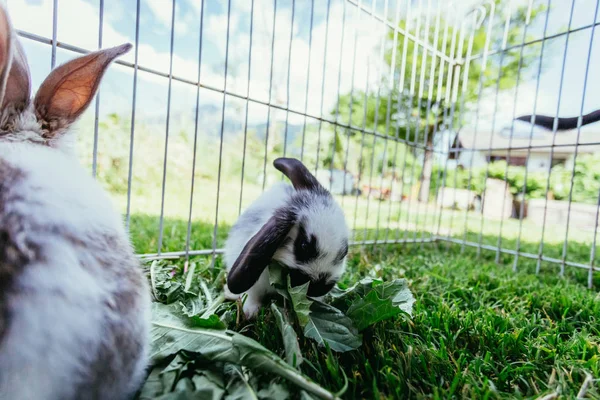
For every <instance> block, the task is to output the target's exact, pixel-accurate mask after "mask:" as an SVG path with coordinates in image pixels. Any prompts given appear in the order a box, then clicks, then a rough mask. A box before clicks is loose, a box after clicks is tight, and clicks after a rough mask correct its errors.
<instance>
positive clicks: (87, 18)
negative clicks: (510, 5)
mask: <svg viewBox="0 0 600 400" xmlns="http://www.w3.org/2000/svg"><path fill="white" fill-rule="evenodd" d="M330 1H331V5H330V8H329V18H327V15H328V14H327V13H328V11H327V1H324V0H315V1H314V16H313V18H312V43H310V46H309V42H310V41H311V29H310V27H311V1H310V0H275V1H274V0H255V1H254V19H253V31H252V54H251V56H252V57H251V58H252V61H251V63H250V64H249V63H248V57H249V54H248V49H249V44H250V35H249V32H250V22H251V18H250V16H251V12H250V11H251V9H250V8H251V4H252V2H251V1H250V0H231V9H230V15H229V18H228V12H227V11H228V1H226V0H205V4H204V7H202V1H201V0H177V1H176V3H175V18H174V21H175V25H174V40H173V43H174V46H173V57H172V70H173V75H174V76H176V77H180V78H183V79H185V80H188V81H192V82H196V81H197V80H198V75H200V82H202V84H203V85H207V86H210V87H212V88H215V89H217V91H212V90H207V89H202V90H201V91H200V107H201V109H204V110H212V112H208V111H207V112H206V113H204V115H201V116H200V118H201V121H203V120H206V121H207V122H206V123H207V124H208V123H209V122H208V121H209V120H212V121H213V122H214V121H218V120H220V119H221V116H220V114H219V113H220V111H221V104H222V101H223V97H222V94H221V93H220V92H218V91H219V90H221V91H222V90H223V89H224V87H225V80H226V81H227V82H226V85H227V87H226V90H227V91H228V92H232V93H236V94H238V95H241V96H245V95H246V92H247V90H249V94H250V97H252V98H254V99H258V100H260V101H262V102H268V101H269V100H270V101H272V102H275V103H277V104H279V105H281V106H283V107H287V106H289V108H291V109H294V110H298V111H301V112H303V111H304V110H305V109H306V110H307V112H308V113H309V114H311V115H322V114H323V113H324V114H329V112H330V111H331V110H333V109H334V106H335V104H336V101H337V98H338V95H339V93H341V94H344V93H348V92H349V91H350V90H351V89H352V88H353V89H354V90H355V91H357V90H364V89H365V88H367V87H368V88H370V89H371V90H373V89H375V88H377V85H378V83H379V82H381V81H382V78H385V77H386V76H387V74H389V72H390V71H388V70H386V69H385V68H383V67H381V65H382V63H381V62H380V60H381V54H380V52H379V48H380V45H381V43H382V37H383V35H385V29H384V24H383V23H381V22H380V21H378V20H376V19H374V18H371V17H369V16H367V15H366V14H365V13H358V12H356V10H357V9H356V7H355V6H354V5H353V4H352V3H349V2H346V3H344V0H330ZM408 1H411V2H412V3H411V8H410V12H411V13H412V14H413V16H414V15H415V14H418V13H419V12H420V13H422V14H423V16H426V15H427V14H428V12H427V11H429V14H430V15H434V14H435V12H436V10H437V7H441V9H442V10H443V12H444V15H447V13H448V11H447V10H448V9H450V10H451V11H452V12H454V13H455V14H456V18H457V20H458V21H460V20H462V19H461V18H462V16H463V15H464V13H465V12H466V11H467V9H469V8H470V7H472V5H473V4H474V3H476V2H471V3H467V2H456V3H459V4H460V6H458V5H456V4H454V3H452V4H451V5H450V6H449V5H448V3H447V2H446V1H439V2H438V1H436V0H398V3H397V2H396V1H394V0H385V1H382V0H379V1H375V2H374V4H375V8H376V11H377V15H380V16H381V15H383V14H384V13H385V12H386V4H387V15H388V17H387V20H388V21H389V23H390V24H393V23H394V21H395V20H396V18H397V17H398V18H400V19H402V18H403V17H405V16H406V15H407V13H408V12H409V8H408ZM508 1H512V2H514V3H515V4H516V3H521V4H522V3H523V2H525V4H527V0H523V1H522V0H508ZM530 1H533V2H534V5H535V4H539V3H544V4H545V3H546V2H547V0H540V1H538V0H535V1H534V0H530ZM7 3H8V8H9V12H10V13H11V17H12V19H13V24H14V26H15V27H16V28H17V29H18V30H21V31H25V32H28V33H32V34H35V35H38V36H41V37H44V38H51V37H52V27H53V24H52V15H53V12H52V11H53V0H7ZM363 3H364V4H363V6H364V7H365V8H367V9H370V7H371V6H372V4H373V3H372V2H371V1H364V2H363ZM552 3H553V4H552V7H551V11H550V13H549V14H548V18H549V19H548V29H547V32H546V35H547V36H548V35H553V34H556V33H558V32H561V31H564V30H565V29H566V27H567V24H568V22H569V15H570V11H571V1H570V0H553V1H552ZM99 4H100V0H58V9H57V39H58V41H59V42H64V43H67V44H69V45H73V46H77V47H80V48H83V49H87V50H94V49H97V48H98V47H99V15H100V7H99ZM103 4H104V8H103V24H102V44H101V45H102V47H109V46H115V45H119V44H121V43H124V42H130V43H135V28H136V24H135V21H136V1H135V0H104V2H103ZM274 4H276V7H277V10H276V13H275V14H274ZM292 4H295V6H294V7H292ZM397 6H398V8H397ZM460 7H463V8H462V9H461V8H460ZM172 10H173V2H172V1H170V0H142V1H141V9H140V25H139V45H138V53H139V61H138V62H139V65H141V66H143V67H146V68H150V69H152V70H156V71H160V72H162V73H166V74H168V72H169V67H170V61H171V56H170V54H171V53H170V42H171V40H170V39H171V21H172V16H173V14H172ZM573 10H574V12H573V19H572V23H571V28H572V29H576V28H580V27H583V26H586V25H589V24H592V23H593V22H594V21H593V18H594V11H595V1H594V0H576V1H575V7H574V9H573ZM202 11H203V13H204V18H203V19H202V41H201V47H202V50H201V53H200V57H199V48H200V46H199V45H200V40H199V38H200V22H201V19H200V15H201V12H202ZM396 11H398V13H396ZM292 15H293V24H292ZM432 20H433V18H432ZM228 21H229V23H228ZM273 21H274V22H275V28H274V30H275V35H274V37H275V39H274V40H273ZM597 21H600V15H598V17H597ZM544 22H545V20H544V17H543V16H542V17H541V18H539V19H538V20H536V22H535V23H534V24H532V25H531V26H529V27H528V29H529V33H530V34H531V35H533V36H534V37H541V35H542V33H543V26H544ZM228 28H229V38H230V39H229V43H228V53H227V54H228V62H227V74H225V66H226V63H225V58H226V51H225V50H226V47H227V46H226V44H227V41H226V37H227V31H228ZM413 29H414V28H413ZM502 29H503V26H502V25H500V26H499V28H497V29H496V30H495V32H494V35H501V30H502ZM342 32H343V34H342ZM590 35H591V29H584V30H581V31H579V32H577V33H573V34H571V35H570V36H569V47H568V52H567V56H566V58H565V60H566V62H565V66H564V78H563V87H562V91H561V92H559V84H558V83H559V82H560V75H561V71H562V70H563V68H562V60H563V50H564V47H565V38H566V37H565V36H564V35H563V36H559V37H557V38H556V39H552V40H549V41H547V42H546V43H547V45H546V48H545V51H544V62H543V64H542V74H541V76H540V80H539V89H537V90H536V86H537V85H538V84H537V80H536V79H535V73H532V72H531V71H530V72H529V73H524V74H523V78H522V81H521V82H520V84H519V87H518V89H513V90H508V91H507V92H505V93H502V94H501V95H500V96H499V97H498V101H496V98H495V96H494V94H493V93H484V94H483V95H482V100H481V106H480V109H481V115H482V119H487V120H488V121H489V116H491V115H493V113H494V109H496V115H497V116H498V118H499V119H500V120H502V123H505V122H506V121H510V119H511V117H512V116H513V113H516V114H517V115H521V114H525V113H530V112H532V111H533V109H534V106H535V108H536V110H537V112H538V113H545V114H550V115H554V114H555V113H556V109H557V101H558V99H559V97H560V98H561V104H560V110H559V113H560V114H561V115H564V116H573V115H578V114H579V112H580V111H581V108H582V97H583V81H584V76H585V69H586V65H587V57H588V50H589V48H590ZM598 36H600V32H596V35H595V40H594V41H593V43H592V47H591V53H590V54H591V59H590V63H589V70H590V73H589V76H588V83H587V87H588V90H587V92H586V96H585V101H584V103H583V110H584V112H589V111H591V110H594V109H597V108H600V90H598V89H599V88H600V74H598V73H596V71H598V70H600V68H599V67H600V38H599V37H598ZM291 37H292V42H291V45H290V38H291ZM326 37H327V41H325V38H326ZM21 40H22V42H23V44H24V47H25V51H26V54H27V57H28V59H29V63H30V66H31V73H32V79H33V87H34V88H36V87H37V86H39V84H40V83H41V81H42V80H43V79H44V78H45V76H46V75H47V74H48V72H49V71H50V68H51V63H50V60H51V46H49V45H48V44H45V43H38V42H35V41H32V40H29V39H25V38H22V39H21ZM431 40H432V39H430V41H431ZM355 42H356V46H355ZM271 48H273V49H274V51H273V52H272V51H271ZM309 48H312V50H311V51H310V52H309ZM74 55H75V54H74V53H71V52H69V51H66V50H62V49H58V51H57V62H58V63H62V62H64V61H66V60H68V59H70V58H72V57H73V56H74ZM199 58H201V64H200V65H201V68H198V66H199ZM309 58H310V65H309V64H308V60H309ZM123 60H125V61H128V62H133V61H134V52H133V51H131V52H130V53H129V54H127V55H125V56H124V57H123ZM249 65H250V67H251V79H250V86H249V89H248V79H247V76H248V67H249ZM271 65H272V68H271ZM271 70H272V78H271V73H270V72H271ZM288 76H289V78H288ZM352 78H354V79H352ZM409 81H410V79H407V82H405V87H408V86H409V85H410V82H409ZM168 82H169V81H168V79H167V78H165V77H160V76H156V75H153V74H149V73H145V72H140V73H139V76H138V83H137V100H136V101H137V104H136V119H140V120H144V121H147V122H149V123H156V125H157V126H161V124H163V123H164V120H165V117H166V113H167V98H168ZM269 87H271V88H272V90H271V91H269ZM307 87H308V92H307ZM338 88H339V90H338ZM517 90H518V91H517ZM132 92H133V70H132V69H131V68H127V67H124V66H118V65H117V66H113V67H111V70H110V71H109V73H108V74H107V76H106V78H105V80H104V82H103V85H102V86H101V103H100V110H101V113H103V114H104V113H112V112H116V113H118V114H121V115H124V116H130V115H131V110H132ZM270 93H271V95H270ZM559 94H560V96H559ZM515 99H516V103H515ZM536 99H537V101H536ZM496 104H498V106H496ZM515 104H516V105H515ZM244 105H245V102H244V101H243V100H239V99H232V98H228V101H227V107H226V110H225V118H226V119H227V120H231V121H235V123H237V124H238V125H239V126H240V127H241V124H242V122H243V116H244V112H243V107H244ZM195 107H196V87H195V86H194V85H189V84H185V83H180V82H177V81H174V82H173V84H172V93H171V116H172V118H179V117H181V116H183V117H184V118H190V117H193V112H194V109H195ZM266 114H267V107H265V106H262V105H256V104H253V103H251V104H250V108H249V115H248V118H249V123H251V124H260V123H264V122H265V118H266ZM271 118H272V119H276V120H284V119H285V118H286V115H285V112H281V111H279V112H277V111H275V112H273V113H272V115H271ZM302 121H303V118H302V117H301V116H297V115H295V114H290V115H289V122H290V123H291V124H300V123H302ZM309 122H310V121H309ZM162 126H164V124H163V125H162Z"/></svg>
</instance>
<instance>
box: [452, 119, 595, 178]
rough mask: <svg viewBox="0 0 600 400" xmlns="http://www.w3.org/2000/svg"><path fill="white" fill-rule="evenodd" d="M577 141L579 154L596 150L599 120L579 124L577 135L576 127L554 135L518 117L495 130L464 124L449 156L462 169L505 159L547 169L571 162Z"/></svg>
mask: <svg viewBox="0 0 600 400" xmlns="http://www.w3.org/2000/svg"><path fill="white" fill-rule="evenodd" d="M553 143H554V146H553ZM577 143H578V144H579V147H578V154H584V153H594V152H599V151H600V123H593V124H590V125H586V126H583V127H581V129H580V132H579V138H578V130H577V129H570V130H565V131H558V132H556V134H553V133H552V130H548V129H546V128H543V127H539V126H533V127H532V125H531V124H530V123H529V122H523V121H519V120H515V121H514V124H511V123H508V124H504V125H503V126H501V127H500V128H499V129H495V130H494V132H492V130H491V129H490V127H478V128H477V129H475V127H473V126H465V127H464V128H462V129H461V130H460V132H459V133H458V135H455V137H454V140H453V141H452V143H451V146H450V154H449V158H450V159H451V160H456V161H455V165H456V166H458V167H462V168H471V167H473V168H477V167H481V166H484V165H486V164H487V163H489V162H492V161H498V160H508V161H509V163H510V165H522V166H525V165H526V166H527V168H528V170H529V171H548V169H549V168H550V167H551V166H552V167H553V166H555V165H557V164H565V165H567V166H569V165H572V164H573V158H574V157H573V156H574V153H575V148H576V146H575V144H577ZM553 148H554V152H552V149H553Z"/></svg>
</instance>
